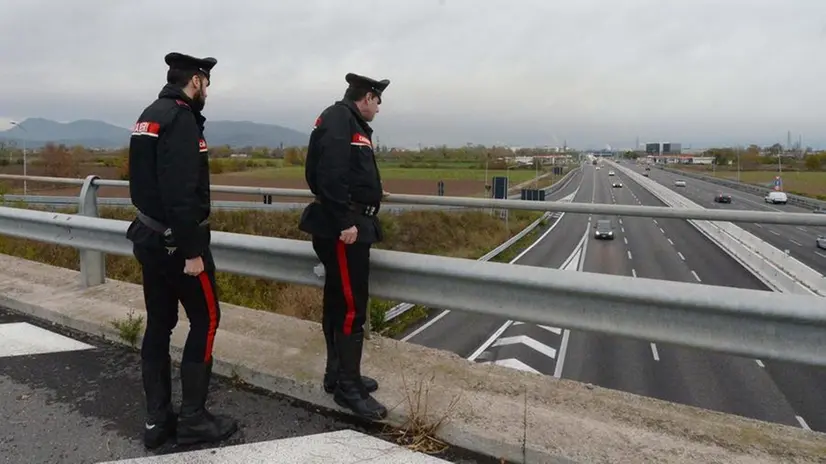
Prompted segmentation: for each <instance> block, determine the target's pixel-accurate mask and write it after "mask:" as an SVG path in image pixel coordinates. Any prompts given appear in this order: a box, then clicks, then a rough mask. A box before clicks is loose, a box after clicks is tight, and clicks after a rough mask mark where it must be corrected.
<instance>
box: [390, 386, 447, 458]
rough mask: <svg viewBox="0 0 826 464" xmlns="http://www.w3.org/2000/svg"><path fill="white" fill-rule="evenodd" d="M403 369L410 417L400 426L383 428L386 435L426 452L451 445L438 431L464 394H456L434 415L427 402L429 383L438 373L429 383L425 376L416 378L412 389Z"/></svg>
mask: <svg viewBox="0 0 826 464" xmlns="http://www.w3.org/2000/svg"><path fill="white" fill-rule="evenodd" d="M401 372H402V383H403V385H404V391H405V396H406V398H405V400H404V401H406V403H407V418H406V420H405V422H404V423H403V424H402V425H401V426H400V427H398V428H394V429H392V430H389V431H387V430H386V431H385V432H384V434H385V436H387V437H389V438H390V439H392V440H393V441H394V442H395V443H397V444H399V445H400V446H404V447H406V448H408V449H410V450H411V451H415V452H419V453H425V454H439V453H442V452H444V451H445V450H446V449H447V448H448V444H447V443H445V442H443V441H441V440H439V439H438V438H436V433H437V432H438V430H439V428H440V427H441V426H442V425H443V424H445V423H446V422H447V421H448V420H449V418H450V416H451V414H452V412H453V411H454V410H455V409H456V406H457V405H458V404H459V400H460V399H461V395H457V396H455V397H454V398H453V399H452V400H451V401H450V403H449V404H448V406H447V408H446V409H445V410H444V411H443V412H441V413H439V415H438V416H437V417H435V418H431V417H430V416H431V414H429V413H428V406H429V404H430V402H429V395H430V384H432V383H433V380H434V379H435V374H433V375H431V376H430V379H429V380H428V385H427V386H426V385H425V382H424V380H422V379H420V380H418V381H417V382H415V384H414V386H413V388H412V389H409V388H408V386H407V380H406V379H405V375H404V370H402V371H401ZM397 406H398V405H397Z"/></svg>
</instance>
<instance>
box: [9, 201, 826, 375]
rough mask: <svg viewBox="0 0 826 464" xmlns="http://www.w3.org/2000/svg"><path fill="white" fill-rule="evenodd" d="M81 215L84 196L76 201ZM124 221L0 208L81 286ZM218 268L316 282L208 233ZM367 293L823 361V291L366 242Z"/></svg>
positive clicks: (117, 250)
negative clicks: (74, 270)
mask: <svg viewBox="0 0 826 464" xmlns="http://www.w3.org/2000/svg"><path fill="white" fill-rule="evenodd" d="M82 206H83V208H82V209H83V210H84V211H83V213H84V214H91V213H92V211H88V210H86V207H87V206H89V205H82ZM128 224H129V223H128V222H126V221H117V220H111V219H101V218H95V217H86V216H84V215H82V214H79V215H69V214H60V213H53V212H43V211H33V210H26V209H17V208H7V207H0V234H4V235H10V236H15V237H21V238H27V239H33V240H37V241H41V242H47V243H52V244H57V245H64V246H70V247H74V248H79V249H81V250H84V251H82V257H81V275H82V276H84V280H85V281H84V284H86V285H94V284H100V283H102V282H103V279H102V277H103V275H104V267H103V265H104V263H103V253H112V254H117V255H123V256H130V255H131V254H132V247H131V243H130V242H129V241H128V240H127V239H126V238H125V234H126V229H127V227H128ZM212 240H213V242H212V244H213V245H212V248H213V253H214V256H215V261H216V265H217V267H218V269H219V270H220V271H223V272H229V273H234V274H239V275H245V276H253V277H259V278H265V279H273V280H278V281H282V282H289V283H294V284H301V285H311V286H316V287H320V286H322V285H323V279H322V278H320V277H318V276H317V275H316V274H315V272H314V267H315V266H316V264H317V262H318V260H317V258H316V256H315V253H314V251H313V249H312V244H311V243H310V242H308V241H300V240H288V239H280V238H272V237H261V236H253V235H244V234H235V233H227V232H214V233H213V235H212ZM371 265H372V271H371V273H370V285H371V294H372V295H373V296H378V297H381V298H386V299H389V300H396V301H409V302H413V303H416V304H421V305H424V306H428V307H439V308H445V309H450V310H456V311H469V312H473V313H478V314H486V315H491V316H495V317H499V318H502V319H509V320H519V321H524V322H527V323H536V324H543V325H549V326H554V327H568V328H571V329H575V330H587V331H595V332H600V333H605V334H612V335H617V336H628V337H634V338H638V339H644V340H646V341H652V342H661V343H673V344H678V345H683V346H688V347H693V348H699V349H708V350H713V351H718V352H725V353H731V354H736V355H741V356H750V357H755V358H760V359H774V360H783V361H791V362H800V363H807V364H813V365H819V366H826V311H823V301H824V300H823V298H822V297H816V296H804V295H792V294H782V293H777V292H764V291H758V290H745V289H738V288H729V287H718V286H711V285H704V284H699V283H683V282H670V281H664V280H654V279H646V278H639V277H626V276H617V275H607V274H597V273H590V272H568V271H563V270H558V269H550V268H540V267H533V266H519V265H512V264H502V263H495V262H489V261H488V262H481V261H474V260H469V259H460V258H449V257H443V256H433V255H422V254H415V253H404V252H397V251H389V250H375V251H374V252H372V255H371Z"/></svg>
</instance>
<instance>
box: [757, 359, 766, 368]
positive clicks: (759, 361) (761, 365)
mask: <svg viewBox="0 0 826 464" xmlns="http://www.w3.org/2000/svg"><path fill="white" fill-rule="evenodd" d="M754 361H755V362H756V363H757V365H758V366H760V367H766V365H765V364H763V361H761V360H759V359H755V360H754Z"/></svg>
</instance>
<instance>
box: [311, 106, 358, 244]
mask: <svg viewBox="0 0 826 464" xmlns="http://www.w3.org/2000/svg"><path fill="white" fill-rule="evenodd" d="M322 124H323V125H322V127H321V129H322V130H323V131H324V132H323V133H322V135H321V137H320V138H319V145H320V150H319V159H318V165H317V166H316V182H317V185H318V189H319V193H320V195H321V197H322V205H324V207H325V208H326V209H327V210H328V211H329V212H330V213H332V215H333V217H334V218H335V221H336V223H337V224H338V229H339V230H345V229H349V228H350V227H352V226H354V225H355V224H356V217H355V213H354V212H353V211H352V210H351V209H350V205H349V202H350V142H351V137H352V134H351V133H350V119H349V116H348V115H347V114H344V113H342V112H340V111H331V112H330V114H329V115H328V116H327V117H326V118H325V120H324V121H323V122H322Z"/></svg>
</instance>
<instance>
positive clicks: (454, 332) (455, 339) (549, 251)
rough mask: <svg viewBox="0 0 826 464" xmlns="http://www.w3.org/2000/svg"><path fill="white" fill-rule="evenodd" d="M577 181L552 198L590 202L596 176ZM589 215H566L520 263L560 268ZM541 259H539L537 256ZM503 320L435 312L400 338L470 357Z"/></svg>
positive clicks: (556, 222)
mask: <svg viewBox="0 0 826 464" xmlns="http://www.w3.org/2000/svg"><path fill="white" fill-rule="evenodd" d="M577 176H579V178H578V179H574V180H573V181H572V182H571V183H570V184H569V185H567V186H566V187H565V188H563V189H562V190H561V191H560V192H557V193H555V194H554V195H553V196H552V197H551V199H555V200H556V199H559V198H562V197H565V196H567V195H570V194H571V193H574V192H575V191H576V192H577V195H576V196H575V197H574V199H573V201H575V202H583V201H585V202H588V201H590V199H591V192H590V190H589V187H590V185H591V183H590V182H592V176H593V173H592V172H590V173H589V170H588V169H586V170H585V173H584V175H583V174H582V173H580V174H577ZM583 221H586V222H587V216H584V215H581V214H579V215H577V214H564V215H562V216H561V217H559V218H558V219H557V220H556V221H555V222H554V223H553V224H549V225H548V228H550V227H553V230H552V231H551V232H550V233H548V234H547V235H545V236H544V237H543V238H542V239H541V240H540V241H539V242H538V243H537V244H536V245H535V246H534V247H532V248H531V250H530V251H529V252H527V253H525V254H524V255H523V256H522V257H521V258H520V259H519V260H518V261H517V264H526V265H536V264H535V263H548V264H547V265H548V266H553V265H557V266H558V265H559V264H561V263H562V262H563V261H564V260H565V258H566V257H567V256H568V255H569V254H570V253H571V250H572V249H573V248H574V247H575V246H576V243H577V240H578V239H579V238H580V236H581V232H578V233H576V234H575V235H576V237H575V238H576V240H575V239H574V237H572V236H571V231H572V230H575V229H576V230H581V227H583V226H581V225H579V224H584V222H583ZM537 256H538V257H537ZM504 322H505V321H503V320H502V319H500V318H497V317H493V316H484V315H479V314H473V313H468V312H462V311H445V310H438V309H437V310H433V311H431V312H430V314H429V315H428V317H427V318H426V319H424V320H423V321H420V322H419V324H417V325H415V326H413V327H410V328H408V330H407V331H406V332H405V333H403V334H401V335H400V337H399V338H400V339H401V340H404V341H408V342H411V343H416V344H419V345H423V346H427V347H430V348H437V349H442V350H447V351H451V352H453V353H456V354H458V355H460V356H462V357H468V356H470V355H471V354H472V353H473V352H474V350H476V349H477V347H479V346H480V345H481V344H482V343H483V342H484V341H485V340H486V339H488V338H489V337H490V335H491V334H492V333H494V332H495V331H496V330H497V329H498V328H499V327H501V326H502V324H503V323H504Z"/></svg>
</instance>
